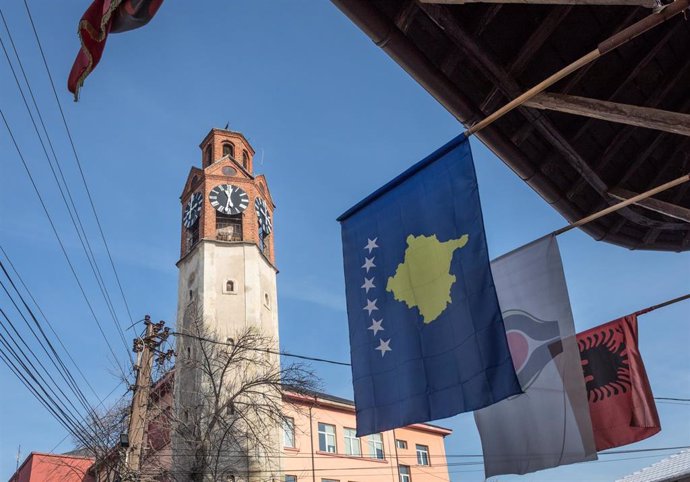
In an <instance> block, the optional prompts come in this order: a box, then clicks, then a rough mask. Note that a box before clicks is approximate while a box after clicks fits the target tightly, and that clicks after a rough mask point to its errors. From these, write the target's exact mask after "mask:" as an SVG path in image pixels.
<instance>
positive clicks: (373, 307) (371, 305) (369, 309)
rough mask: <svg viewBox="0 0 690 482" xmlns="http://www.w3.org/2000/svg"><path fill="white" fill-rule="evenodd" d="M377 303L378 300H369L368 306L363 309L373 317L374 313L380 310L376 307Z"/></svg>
mask: <svg viewBox="0 0 690 482" xmlns="http://www.w3.org/2000/svg"><path fill="white" fill-rule="evenodd" d="M376 301H377V300H374V301H371V300H370V299H368V298H367V306H365V307H364V308H363V309H365V310H367V312H368V313H369V315H371V312H372V311H374V310H378V308H377V307H376Z"/></svg>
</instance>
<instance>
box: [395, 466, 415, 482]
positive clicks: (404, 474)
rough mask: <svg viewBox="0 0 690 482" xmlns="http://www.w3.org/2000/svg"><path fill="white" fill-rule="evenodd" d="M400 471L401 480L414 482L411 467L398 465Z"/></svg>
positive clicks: (402, 481) (401, 481)
mask: <svg viewBox="0 0 690 482" xmlns="http://www.w3.org/2000/svg"><path fill="white" fill-rule="evenodd" d="M398 470H399V473H400V482H412V476H411V475H410V467H409V466H407V465H401V466H400V467H398Z"/></svg>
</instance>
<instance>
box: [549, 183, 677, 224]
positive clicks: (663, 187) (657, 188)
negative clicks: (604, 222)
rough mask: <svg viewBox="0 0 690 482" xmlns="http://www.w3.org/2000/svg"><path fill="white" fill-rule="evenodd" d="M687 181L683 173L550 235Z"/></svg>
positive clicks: (585, 222)
mask: <svg viewBox="0 0 690 482" xmlns="http://www.w3.org/2000/svg"><path fill="white" fill-rule="evenodd" d="M688 181H690V174H685V175H684V176H681V177H679V178H678V179H674V180H673V181H669V182H667V183H665V184H662V185H661V186H657V187H655V188H653V189H650V190H649V191H646V192H643V193H641V194H638V195H637V196H633V197H631V198H629V199H626V200H625V201H621V202H619V203H618V204H614V205H613V206H609V207H607V208H606V209H602V210H601V211H598V212H596V213H594V214H590V215H589V216H587V217H584V218H582V219H580V220H579V221H575V222H574V223H571V224H569V225H567V226H564V227H562V228H561V229H557V230H556V231H553V232H552V233H551V235H553V236H558V235H560V234H563V233H565V232H568V231H570V230H571V229H573V228H578V227H580V226H582V225H584V224H587V223H589V222H591V221H594V220H595V219H599V218H601V217H603V216H606V215H607V214H611V213H614V212H616V211H618V210H619V209H623V208H624V207H626V206H630V205H631V204H635V203H637V202H639V201H642V200H644V199H647V198H648V197H652V196H654V195H655V194H658V193H660V192H663V191H666V190H667V189H671V188H672V187H676V186H678V185H680V184H683V183H685V182H688Z"/></svg>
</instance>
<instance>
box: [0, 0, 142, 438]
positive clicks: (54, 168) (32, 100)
mask: <svg viewBox="0 0 690 482" xmlns="http://www.w3.org/2000/svg"><path fill="white" fill-rule="evenodd" d="M24 7H25V9H26V15H27V17H28V21H27V28H28V29H30V31H31V32H32V33H33V37H34V39H35V42H36V45H37V48H38V50H39V51H40V57H41V59H42V63H43V67H44V68H45V72H46V74H47V78H48V80H49V85H50V89H51V91H52V93H53V97H54V99H55V103H56V106H57V109H58V111H59V114H60V119H61V121H62V127H64V129H65V134H66V136H67V140H68V143H69V146H70V148H71V155H72V156H73V158H74V162H75V165H76V167H77V170H78V173H79V176H78V179H76V180H75V179H70V177H69V175H68V174H67V172H68V171H67V170H66V169H65V160H64V159H62V158H61V156H60V155H59V154H58V150H57V149H56V147H55V146H56V144H55V143H54V142H53V141H54V139H57V137H55V136H58V137H59V136H60V135H61V134H56V130H57V129H61V127H59V126H55V125H51V123H50V122H48V121H46V119H49V118H50V116H49V115H44V114H45V113H46V112H47V111H48V110H50V108H49V106H47V105H39V102H38V101H37V97H39V96H37V95H35V92H36V89H40V87H39V85H38V84H39V82H37V81H36V80H35V79H32V78H31V75H30V74H29V73H28V72H27V70H26V69H25V68H24V62H22V55H21V54H20V51H19V50H18V48H17V45H16V44H15V42H14V38H13V35H12V31H11V30H10V26H9V25H8V22H7V19H6V17H5V14H4V12H3V11H2V10H0V19H1V20H2V26H3V28H2V30H0V49H1V50H2V53H3V55H2V57H3V59H2V60H0V63H4V62H6V65H7V66H8V71H9V72H10V73H11V77H12V79H13V80H14V84H15V85H16V88H17V91H16V94H17V96H18V98H20V100H21V104H23V108H24V109H25V110H26V113H27V114H28V118H29V120H30V124H31V126H32V127H30V128H29V131H30V130H31V128H32V129H33V135H32V144H35V145H40V147H41V150H42V153H43V157H44V158H45V161H46V162H47V164H48V167H49V170H48V171H49V172H50V174H51V176H48V177H46V178H45V179H44V178H42V177H40V176H39V175H38V174H39V173H41V172H45V171H46V170H45V169H44V166H43V165H39V163H38V159H36V160H34V159H30V157H29V156H28V155H27V154H26V149H25V148H24V147H22V145H21V143H20V139H19V137H18V136H17V135H16V132H19V131H23V130H24V127H23V126H22V127H18V126H19V120H18V119H16V118H11V117H10V113H9V112H8V111H7V110H5V109H6V107H7V106H6V105H3V104H4V103H5V102H0V117H1V118H2V124H3V127H4V129H5V130H6V133H7V137H8V139H9V143H8V145H11V146H12V147H13V148H14V150H15V153H16V155H15V156H13V157H15V158H16V159H17V161H18V162H19V164H20V165H21V167H22V168H23V170H24V172H25V173H26V175H27V177H28V180H29V182H30V184H31V187H32V189H33V191H34V193H35V195H36V196H35V198H36V200H37V201H38V203H39V205H40V210H39V211H37V215H38V216H41V217H42V216H45V218H44V219H45V220H47V221H48V223H47V226H49V228H50V231H51V232H52V235H53V237H54V238H55V240H56V242H57V245H58V246H59V251H60V253H61V255H62V257H63V258H64V260H65V262H66V265H67V268H68V269H67V270H68V271H69V273H70V274H71V277H72V278H73V280H74V282H75V283H76V285H77V288H78V290H77V291H78V293H79V294H80V295H81V297H82V299H83V302H84V304H85V305H86V308H87V311H88V314H87V315H86V316H89V315H90V317H91V318H92V319H93V322H94V323H95V325H96V327H97V328H98V331H99V333H100V335H101V337H102V339H103V342H104V343H105V346H106V347H107V349H108V352H109V354H110V357H111V360H110V361H111V362H112V363H113V364H114V365H113V366H114V367H116V370H117V372H118V373H119V375H118V377H120V378H121V381H120V384H118V387H119V386H120V385H122V384H123V383H127V380H128V379H129V378H130V376H131V372H132V366H133V364H134V360H133V358H132V354H131V351H130V344H129V343H127V341H126V338H125V334H124V330H123V329H122V322H121V316H120V315H119V314H118V312H119V309H118V307H117V305H116V302H115V300H114V299H113V297H112V296H111V294H110V293H111V290H109V289H108V285H109V280H108V277H107V276H106V274H107V271H108V270H112V275H111V276H112V277H113V278H112V279H111V280H110V282H113V279H114V283H115V284H116V285H117V290H112V291H113V292H117V291H119V295H120V296H121V302H122V306H123V307H124V311H125V313H126V316H127V317H128V318H129V320H130V321H131V322H132V321H133V318H132V315H131V312H130V307H129V303H128V300H127V297H126V296H125V292H124V289H123V287H122V282H121V280H120V275H119V273H118V271H117V269H116V266H115V262H114V260H113V256H112V253H111V250H110V247H109V246H108V242H107V239H106V236H105V234H104V231H103V226H102V223H101V220H100V217H99V213H98V210H97V208H96V205H95V202H94V199H93V196H92V194H91V190H90V189H89V185H88V182H87V180H86V176H85V174H84V170H83V166H82V162H81V160H80V158H79V155H78V153H77V149H76V146H75V142H74V138H73V136H72V133H71V131H70V128H69V125H68V123H67V120H66V117H65V113H64V110H63V108H62V105H61V103H60V99H59V96H58V94H57V90H56V88H55V83H54V81H53V77H52V74H51V72H50V68H49V66H48V62H47V60H46V57H45V53H44V50H43V46H42V43H41V40H40V37H39V34H38V29H37V28H36V24H35V23H34V20H33V17H32V15H31V11H30V9H29V5H28V3H27V2H26V1H25V2H24ZM39 98H40V97H39ZM5 99H6V97H5V98H4V99H3V101H4V100H5ZM51 133H52V134H53V135H52V136H51ZM9 152H10V151H8V154H9ZM8 157H9V156H8ZM53 182H54V186H56V187H57V192H58V193H59V198H60V200H61V203H60V202H58V203H56V202H51V200H50V199H49V198H48V197H47V194H45V193H46V192H47V190H46V189H45V185H44V184H43V183H53ZM80 186H81V189H83V192H79V191H80ZM84 197H85V198H86V199H88V203H79V202H78V200H79V199H81V198H84ZM82 206H87V207H90V210H84V208H83V207H82ZM61 208H64V211H63V210H61ZM61 219H67V220H68V222H66V223H65V222H60V220H61ZM36 221H37V220H36ZM89 222H90V223H89ZM40 224H45V223H44V222H41V223H40ZM90 226H91V229H89V228H90ZM94 226H95V227H94ZM96 228H97V229H96ZM70 229H73V230H74V231H73V232H74V234H75V235H76V239H78V241H79V243H78V247H80V248H81V250H79V249H76V250H75V249H69V248H70V244H69V243H68V242H67V240H68V238H67V237H66V236H67V234H68V233H66V232H65V231H66V230H70ZM90 231H95V235H94V234H93V233H91V232H90ZM98 238H100V240H99V239H98ZM98 243H102V245H103V249H104V252H105V254H106V258H107V259H106V260H101V259H99V256H97V252H98V250H97V244H98ZM0 251H1V252H2V258H0V359H1V360H2V361H3V362H4V364H5V365H7V367H8V368H9V370H10V372H12V373H13V374H14V375H15V376H16V377H17V378H18V379H19V380H20V381H21V382H22V383H23V384H24V385H25V386H26V388H27V389H28V390H29V392H30V393H31V394H32V395H33V396H34V397H35V398H36V399H37V400H38V401H39V403H41V404H42V405H43V406H44V407H45V408H46V409H47V410H48V411H49V413H50V414H51V415H53V416H54V417H55V419H56V420H57V421H58V422H59V423H60V424H61V425H62V426H63V427H65V428H66V429H67V430H68V432H69V433H71V434H72V435H73V436H74V438H75V440H77V441H79V443H81V444H83V446H84V447H86V448H94V447H95V446H97V445H98V444H99V443H101V442H102V440H100V439H102V434H101V433H100V432H101V431H102V429H103V427H102V426H100V421H99V418H98V416H97V414H96V412H95V408H94V407H98V406H100V405H102V404H103V401H104V400H105V399H107V398H108V397H109V396H110V395H108V396H106V397H104V398H103V399H100V398H99V397H98V394H97V393H96V391H95V390H94V388H93V386H92V385H91V383H90V382H89V380H88V378H87V377H86V376H85V374H84V373H83V371H82V370H81V368H80V366H79V364H78V363H76V361H75V360H74V358H73V357H72V355H71V353H70V352H71V351H73V350H74V348H75V347H68V346H66V345H65V342H64V341H63V339H62V338H61V337H60V336H59V334H58V332H61V331H62V332H63V333H64V329H61V327H60V326H59V325H54V324H53V323H51V321H50V320H49V319H48V317H47V316H46V313H45V312H44V311H43V310H42V309H41V307H40V306H39V304H38V302H37V300H36V297H35V296H34V295H33V293H32V291H31V289H30V287H29V286H30V285H31V282H30V281H25V278H23V277H22V276H21V274H20V272H19V270H18V266H17V265H16V264H15V263H13V261H12V260H11V259H10V255H9V253H8V252H7V250H6V249H5V247H3V246H2V245H1V244H0ZM82 254H83V258H82V257H81V256H82ZM84 260H85V261H84ZM104 265H105V267H104ZM83 266H87V269H86V270H84V269H80V268H81V267H83ZM84 271H85V272H84ZM57 276H58V274H57V273H53V274H52V277H54V278H57ZM68 276H69V275H68ZM90 286H96V287H97V288H98V292H99V293H100V297H101V301H102V303H103V305H104V306H105V309H106V311H107V313H108V315H109V318H110V319H111V321H112V323H113V327H111V328H107V327H106V326H105V323H104V320H102V318H101V316H99V311H100V306H101V305H99V301H98V300H94V299H93V297H92V296H91V295H90V293H89V290H88V289H87V287H90ZM113 329H114V331H115V332H116V333H117V337H118V338H119V339H120V341H121V342H122V344H123V345H122V346H123V347H124V349H125V351H124V353H127V354H128V356H129V360H128V362H129V363H125V362H124V361H123V360H122V358H123V352H122V349H121V348H118V349H117V350H116V349H115V347H114V346H113V343H112V339H113V336H109V334H110V333H111V330H113ZM107 330H108V331H107ZM77 374H78V375H77ZM78 378H79V380H78ZM87 387H88V389H89V391H90V394H89V395H88V396H87V394H86V393H85V392H84V389H85V388H87ZM111 393H112V392H111ZM91 394H92V395H93V397H91V396H90V395H91ZM94 401H96V402H94Z"/></svg>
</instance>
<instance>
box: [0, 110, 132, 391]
mask: <svg viewBox="0 0 690 482" xmlns="http://www.w3.org/2000/svg"><path fill="white" fill-rule="evenodd" d="M0 117H2V120H3V122H4V124H5V128H6V129H7V132H8V133H9V135H10V139H11V140H12V143H13V144H14V147H15V149H16V151H17V154H19V159H20V160H21V162H22V165H23V166H24V169H25V170H26V173H27V174H28V176H29V180H30V181H31V185H32V186H33V188H34V192H35V193H36V196H37V197H38V200H39V202H40V204H41V207H42V208H43V212H44V213H45V215H46V217H47V218H48V223H49V224H50V227H51V229H52V230H53V234H54V235H55V237H56V238H57V240H58V244H59V245H60V249H61V250H62V254H63V255H64V257H65V259H66V260H67V264H68V265H69V268H70V271H71V272H72V275H73V276H74V279H75V280H76V282H77V285H78V286H79V290H80V291H81V294H82V296H83V297H84V301H86V304H87V306H88V307H89V311H90V312H91V315H92V316H93V318H94V320H95V321H96V325H97V326H98V330H99V331H100V333H101V336H102V337H103V339H104V340H105V342H106V345H107V346H108V349H109V350H110V353H111V354H112V356H113V360H114V362H115V364H116V366H117V367H118V369H119V370H120V372H121V373H122V375H123V377H124V378H127V375H126V374H125V372H124V370H123V369H122V367H121V366H120V364H119V363H118V362H117V360H118V358H117V355H116V354H115V351H114V349H113V346H112V345H111V343H110V341H109V340H108V337H107V336H106V334H105V331H104V330H103V327H102V326H101V322H100V321H99V320H98V316H96V312H95V311H94V309H93V306H92V305H91V302H90V301H89V298H88V296H87V295H86V291H85V290H84V287H83V286H82V284H81V281H80V280H79V276H78V275H77V272H76V269H75V267H74V265H73V264H72V261H71V260H70V257H69V255H68V254H67V249H66V248H65V245H64V243H63V241H62V238H61V237H60V234H59V233H58V231H57V228H56V227H55V223H54V222H53V219H52V218H51V216H50V213H49V212H48V208H47V207H46V204H45V201H44V200H43V196H42V195H41V192H40V191H39V189H38V186H37V185H36V182H35V180H34V178H33V176H32V175H31V171H30V170H29V166H28V165H27V163H26V160H25V159H24V155H23V154H22V151H21V149H20V148H19V145H18V144H17V141H16V139H15V137H14V134H13V132H12V129H11V128H10V125H9V123H8V122H7V118H6V117H5V113H4V112H3V110H2V109H1V108H0ZM125 347H126V348H128V347H127V346H126V345H125Z"/></svg>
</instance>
